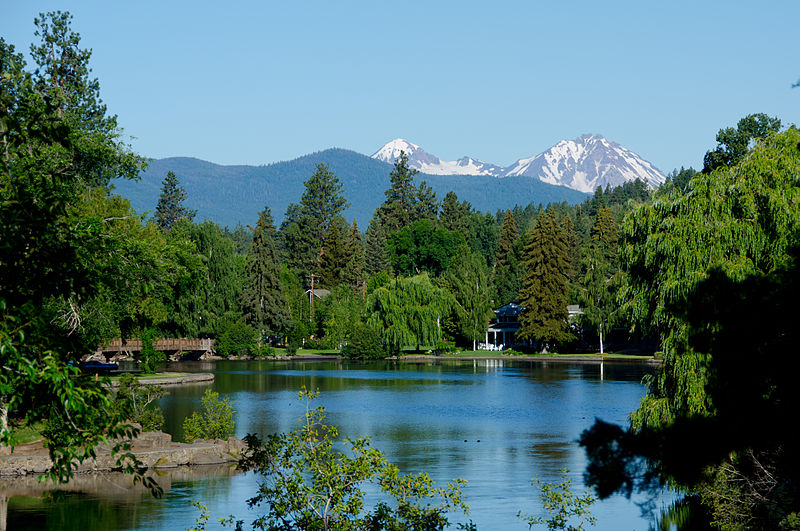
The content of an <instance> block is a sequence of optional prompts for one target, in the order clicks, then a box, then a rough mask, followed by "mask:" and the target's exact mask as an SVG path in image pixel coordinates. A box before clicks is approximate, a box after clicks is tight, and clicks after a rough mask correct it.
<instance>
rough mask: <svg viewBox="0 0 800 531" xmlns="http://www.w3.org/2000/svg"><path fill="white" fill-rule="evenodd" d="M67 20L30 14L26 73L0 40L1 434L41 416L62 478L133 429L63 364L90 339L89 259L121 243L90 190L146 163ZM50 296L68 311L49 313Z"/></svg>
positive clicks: (6, 439) (93, 291)
mask: <svg viewBox="0 0 800 531" xmlns="http://www.w3.org/2000/svg"><path fill="white" fill-rule="evenodd" d="M70 18H71V17H70V15H69V14H67V13H61V12H56V13H49V14H47V15H41V16H40V17H39V18H37V19H36V20H35V23H36V27H37V31H36V35H37V36H38V37H40V39H41V42H40V44H39V45H36V46H32V47H31V56H32V57H33V60H34V62H35V67H36V69H35V71H34V72H33V73H30V72H28V71H26V70H25V67H26V65H25V62H24V60H23V57H22V55H20V54H17V53H16V52H15V50H14V48H13V46H11V45H9V44H7V43H6V42H5V41H4V40H3V39H0V85H1V86H2V90H0V144H1V145H2V154H1V155H0V227H2V235H1V238H0V251H1V252H0V257H2V258H0V316H1V317H0V363H2V371H0V417H1V418H2V425H0V441H2V443H3V444H11V445H13V444H14V441H13V437H12V434H11V433H10V432H9V430H8V426H7V424H6V420H7V418H8V416H13V417H16V418H19V419H23V420H26V421H34V420H38V419H48V420H49V426H50V429H48V430H47V431H46V433H45V436H46V438H47V442H48V449H49V452H50V456H51V458H52V459H53V463H54V466H53V469H52V470H51V472H50V476H51V477H52V478H54V479H56V480H60V481H65V480H67V479H68V478H69V477H70V476H71V474H72V471H73V468H74V466H75V464H74V462H75V460H79V461H80V460H84V459H86V458H88V457H91V456H92V455H93V453H94V448H95V446H96V445H97V444H98V443H99V442H101V441H103V440H104V439H105V438H106V437H117V436H125V435H131V434H132V433H133V432H134V431H135V430H133V429H132V428H131V427H130V426H128V425H126V424H125V423H124V420H125V419H124V418H122V417H123V416H124V415H123V414H122V412H120V411H117V410H116V409H115V407H114V405H113V403H112V399H111V397H110V396H109V395H108V393H107V392H106V390H105V389H104V388H103V387H102V386H101V384H99V383H94V382H93V381H91V380H87V379H76V378H75V372H76V369H74V368H73V367H72V366H71V365H69V364H68V362H69V361H70V360H74V359H75V358H77V357H78V356H80V355H82V354H83V353H84V352H86V349H87V347H89V346H91V347H94V346H95V345H92V344H91V343H92V340H93V339H96V337H94V338H90V337H88V336H87V335H86V334H85V330H83V329H82V327H81V323H82V320H83V317H84V316H85V307H84V304H86V303H87V302H88V301H91V300H92V299H93V298H94V297H95V296H96V295H98V294H99V293H101V292H102V287H101V286H103V284H104V283H105V282H107V281H108V278H106V277H104V276H103V274H102V272H101V271H98V270H97V269H96V268H95V266H94V263H93V261H92V260H91V259H89V257H92V256H94V255H95V254H97V252H98V251H101V250H102V251H103V252H105V253H112V254H113V253H116V252H118V250H119V245H120V242H119V240H118V239H116V238H113V237H112V238H108V237H107V234H108V232H107V231H108V227H110V226H111V225H113V224H114V223H115V222H116V221H119V220H115V219H108V218H101V217H95V216H91V215H86V216H81V215H80V214H79V212H81V208H82V205H83V204H84V202H85V200H86V197H87V194H89V192H90V191H91V190H92V189H94V188H97V187H104V186H106V185H107V184H108V183H109V181H110V180H111V179H113V178H118V177H123V178H133V177H135V176H136V174H137V172H138V171H139V169H140V168H141V167H142V165H143V160H142V159H141V158H140V157H138V156H137V155H135V154H134V153H132V152H131V151H130V150H129V148H128V147H127V146H126V145H124V144H123V143H121V142H120V141H119V129H118V127H117V122H116V118H115V117H114V116H110V115H108V114H107V111H106V107H105V105H103V104H102V101H101V100H100V96H99V83H98V82H97V80H96V79H92V78H91V77H90V70H89V66H88V62H89V58H90V56H91V52H90V51H89V50H83V49H81V48H80V47H79V43H80V37H79V35H78V34H77V33H74V32H72V31H71V29H70ZM95 300H96V299H95ZM54 301H55V302H56V303H58V302H59V301H60V302H61V303H64V304H66V308H67V309H68V311H67V312H65V313H63V314H61V315H60V316H59V315H57V314H55V313H54V311H53V309H54V307H58V304H56V305H55V306H53V302H54ZM54 321H55V322H60V323H64V324H65V326H67V327H68V328H69V329H70V331H71V332H70V333H69V334H65V333H64V332H63V329H62V328H61V327H60V326H53V322H54ZM117 450H119V446H118V447H117ZM129 463H130V462H129ZM128 467H129V468H130V464H129V465H128Z"/></svg>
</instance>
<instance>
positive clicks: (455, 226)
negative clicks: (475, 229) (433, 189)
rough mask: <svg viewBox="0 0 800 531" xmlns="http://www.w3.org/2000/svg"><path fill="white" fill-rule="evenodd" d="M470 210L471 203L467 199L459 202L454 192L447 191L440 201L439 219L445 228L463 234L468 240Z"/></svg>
mask: <svg viewBox="0 0 800 531" xmlns="http://www.w3.org/2000/svg"><path fill="white" fill-rule="evenodd" d="M470 212H472V205H470V204H469V202H468V201H463V202H460V201H459V200H458V196H457V195H456V194H455V192H452V191H451V192H447V195H445V196H444V201H443V202H442V213H441V215H440V216H439V221H440V222H441V224H442V225H444V228H446V229H447V230H454V231H457V232H460V233H461V234H463V235H464V238H466V239H467V240H469V237H470V230H469V228H470V223H469V216H470Z"/></svg>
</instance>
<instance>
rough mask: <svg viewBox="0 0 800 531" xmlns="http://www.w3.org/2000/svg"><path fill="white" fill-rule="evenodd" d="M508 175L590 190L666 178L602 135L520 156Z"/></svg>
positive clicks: (656, 183) (655, 183) (658, 181)
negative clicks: (532, 155)
mask: <svg viewBox="0 0 800 531" xmlns="http://www.w3.org/2000/svg"><path fill="white" fill-rule="evenodd" d="M506 176H528V177H536V178H538V179H540V180H541V181H544V182H546V183H549V184H556V185H562V186H568V187H570V188H572V189H575V190H580V191H581V192H588V193H591V192H593V191H594V190H595V189H596V188H597V187H598V186H602V187H603V188H605V187H606V186H612V187H613V186H619V185H621V184H624V183H626V182H629V181H635V180H637V179H641V180H643V181H644V182H646V183H647V184H648V185H649V186H651V187H656V186H660V185H661V184H663V183H664V180H665V177H664V174H662V173H661V172H660V171H659V170H658V168H656V167H655V166H653V165H652V164H650V163H649V162H647V161H646V160H644V159H642V158H641V157H639V156H638V155H637V154H636V153H634V152H632V151H631V150H629V149H626V148H624V147H622V146H620V145H619V144H617V143H616V142H611V141H610V140H607V139H606V138H604V137H603V136H601V135H582V136H579V137H578V138H576V139H575V140H562V141H560V142H558V143H557V144H556V145H554V146H553V147H551V148H550V149H548V150H547V151H544V152H542V153H540V154H538V155H536V156H535V157H529V158H525V159H520V160H518V161H517V162H516V163H514V164H512V165H511V166H509V167H508V168H506Z"/></svg>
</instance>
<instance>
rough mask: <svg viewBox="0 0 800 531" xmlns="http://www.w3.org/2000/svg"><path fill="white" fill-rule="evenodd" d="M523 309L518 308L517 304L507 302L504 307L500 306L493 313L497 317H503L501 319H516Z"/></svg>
mask: <svg viewBox="0 0 800 531" xmlns="http://www.w3.org/2000/svg"><path fill="white" fill-rule="evenodd" d="M524 309H525V308H523V307H522V306H520V305H519V304H517V303H514V302H509V303H508V304H506V305H505V306H501V307H499V308H498V309H496V310H495V311H494V313H495V314H497V316H498V317H500V316H503V317H516V316H518V315H519V314H520V312H521V311H522V310H524Z"/></svg>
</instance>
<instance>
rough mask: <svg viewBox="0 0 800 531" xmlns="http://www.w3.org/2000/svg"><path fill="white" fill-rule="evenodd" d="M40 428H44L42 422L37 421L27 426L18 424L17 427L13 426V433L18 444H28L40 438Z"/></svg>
mask: <svg viewBox="0 0 800 531" xmlns="http://www.w3.org/2000/svg"><path fill="white" fill-rule="evenodd" d="M42 429H44V424H43V423H41V422H37V423H35V424H31V425H29V426H20V427H19V428H14V430H13V433H14V437H15V438H16V439H17V443H18V444H28V443H32V442H35V441H38V440H41V438H42V435H41V431H42Z"/></svg>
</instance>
